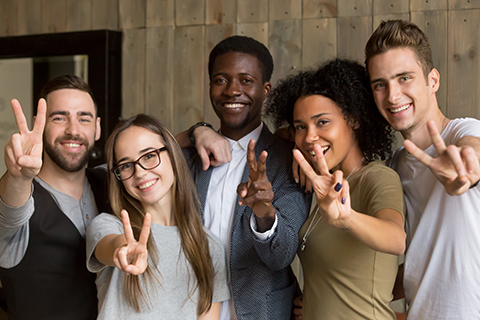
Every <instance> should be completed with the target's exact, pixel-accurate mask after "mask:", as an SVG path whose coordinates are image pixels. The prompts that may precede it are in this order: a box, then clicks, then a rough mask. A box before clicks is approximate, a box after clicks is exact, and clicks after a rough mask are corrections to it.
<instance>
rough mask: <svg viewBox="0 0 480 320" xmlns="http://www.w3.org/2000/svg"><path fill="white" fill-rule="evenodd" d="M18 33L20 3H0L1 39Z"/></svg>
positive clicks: (10, 1)
mask: <svg viewBox="0 0 480 320" xmlns="http://www.w3.org/2000/svg"><path fill="white" fill-rule="evenodd" d="M17 32H18V3H17V2H16V1H15V0H1V1H0V37H6V36H12V35H16V34H17Z"/></svg>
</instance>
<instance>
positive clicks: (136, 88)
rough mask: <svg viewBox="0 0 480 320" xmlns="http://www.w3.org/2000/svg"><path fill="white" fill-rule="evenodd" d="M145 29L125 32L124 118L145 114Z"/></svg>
mask: <svg viewBox="0 0 480 320" xmlns="http://www.w3.org/2000/svg"><path fill="white" fill-rule="evenodd" d="M145 38H146V36H145V29H125V30H123V48H122V100H123V101H122V104H123V108H122V116H123V117H124V118H129V117H131V116H133V115H136V114H137V113H142V112H145V68H146V66H145V40H146V39H145Z"/></svg>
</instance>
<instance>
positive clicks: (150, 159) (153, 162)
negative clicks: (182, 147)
mask: <svg viewBox="0 0 480 320" xmlns="http://www.w3.org/2000/svg"><path fill="white" fill-rule="evenodd" d="M165 150H167V147H162V148H160V149H157V150H153V151H150V152H148V153H145V154H144V155H143V156H141V157H140V158H138V159H137V160H136V161H130V162H124V163H120V164H118V165H116V166H115V167H113V168H112V172H113V173H114V174H115V177H117V179H118V180H120V181H125V180H127V179H130V178H131V177H133V175H134V174H135V168H136V166H135V165H136V164H138V165H139V166H140V167H142V169H144V170H152V169H154V168H156V167H158V166H159V165H160V163H162V160H161V159H160V152H162V151H165Z"/></svg>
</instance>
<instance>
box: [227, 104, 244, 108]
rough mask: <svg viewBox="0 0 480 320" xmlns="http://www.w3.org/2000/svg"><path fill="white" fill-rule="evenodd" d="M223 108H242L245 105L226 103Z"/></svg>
mask: <svg viewBox="0 0 480 320" xmlns="http://www.w3.org/2000/svg"><path fill="white" fill-rule="evenodd" d="M223 106H224V107H225V108H232V109H233V108H243V107H244V106H245V105H244V104H243V103H228V104H224V105H223Z"/></svg>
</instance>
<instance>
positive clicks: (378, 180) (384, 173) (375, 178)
mask: <svg viewBox="0 0 480 320" xmlns="http://www.w3.org/2000/svg"><path fill="white" fill-rule="evenodd" d="M360 183H361V184H366V185H369V186H375V185H384V184H396V185H398V186H399V188H401V187H402V186H401V182H400V178H399V176H398V174H397V173H396V172H395V171H394V170H393V169H391V168H389V167H387V166H386V165H385V164H383V163H382V162H379V161H372V162H370V163H369V164H368V165H367V166H366V167H365V169H364V170H363V172H362V175H361V178H360Z"/></svg>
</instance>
